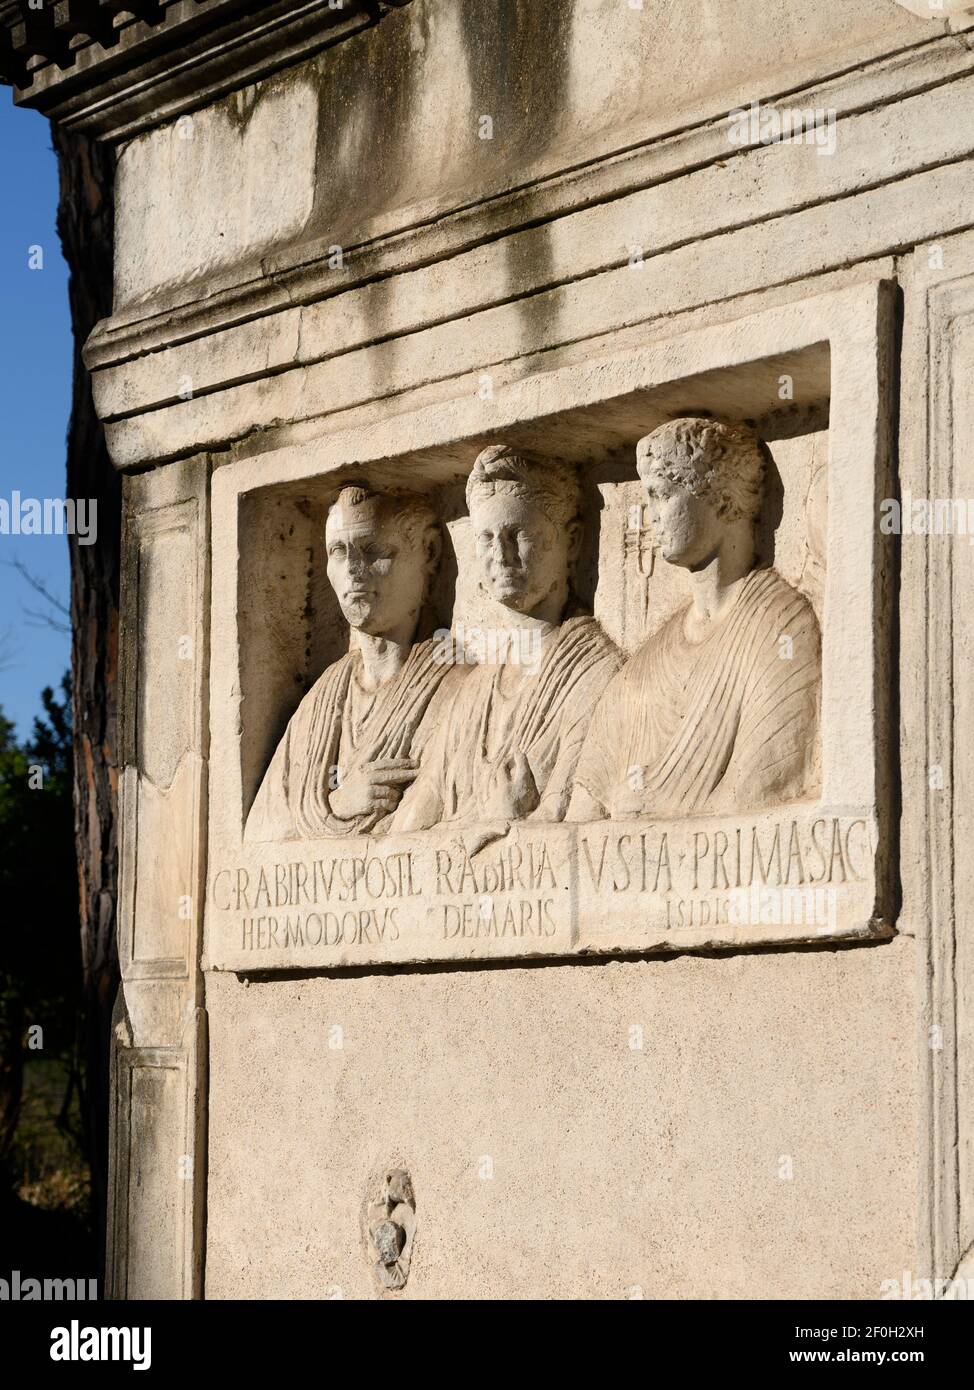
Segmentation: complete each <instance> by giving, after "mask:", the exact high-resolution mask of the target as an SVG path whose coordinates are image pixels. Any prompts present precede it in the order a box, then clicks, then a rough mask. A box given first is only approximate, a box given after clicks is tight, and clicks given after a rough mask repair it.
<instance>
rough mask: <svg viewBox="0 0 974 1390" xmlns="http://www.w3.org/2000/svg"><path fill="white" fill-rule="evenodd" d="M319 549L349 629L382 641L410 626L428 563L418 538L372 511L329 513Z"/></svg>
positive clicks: (421, 595)
mask: <svg viewBox="0 0 974 1390" xmlns="http://www.w3.org/2000/svg"><path fill="white" fill-rule="evenodd" d="M325 547H326V549H327V553H328V581H329V583H330V584H331V587H332V588H333V589H334V591H335V594H336V596H337V598H338V602H339V604H340V606H341V610H342V613H343V614H344V615H345V619H346V621H347V622H348V624H349V626H350V627H354V628H358V629H359V630H360V631H362V632H366V633H368V634H369V635H370V636H372V637H384V636H386V635H390V634H392V633H395V632H397V631H399V630H401V629H402V628H403V627H405V626H407V625H408V624H409V623H412V625H413V626H415V623H416V622H417V620H418V618H419V611H420V609H421V608H422V606H423V599H424V596H425V593H426V585H427V580H428V576H429V572H430V567H431V563H432V561H431V557H430V555H429V554H428V553H427V548H426V546H425V545H424V544H423V541H422V538H421V537H416V538H414V539H412V540H410V539H409V538H408V536H407V535H406V534H405V532H404V531H403V528H402V527H401V526H400V525H398V524H397V522H396V519H395V517H394V516H383V514H382V512H381V511H379V510H378V509H376V508H374V507H369V508H361V509H359V508H355V509H348V510H345V511H341V512H340V511H339V510H338V509H337V508H333V509H332V511H331V512H330V513H329V516H328V523H327V525H326V527H325Z"/></svg>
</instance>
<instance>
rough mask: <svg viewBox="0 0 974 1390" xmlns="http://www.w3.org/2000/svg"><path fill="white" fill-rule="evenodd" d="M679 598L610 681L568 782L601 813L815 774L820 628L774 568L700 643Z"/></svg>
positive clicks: (780, 793) (752, 577)
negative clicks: (692, 637)
mask: <svg viewBox="0 0 974 1390" xmlns="http://www.w3.org/2000/svg"><path fill="white" fill-rule="evenodd" d="M688 612H689V605H686V606H684V607H682V608H681V609H680V610H679V611H678V612H677V613H676V614H675V615H674V616H673V617H672V618H671V619H670V620H669V621H668V622H667V623H666V624H664V626H663V628H662V629H661V630H660V632H659V633H658V634H657V635H656V636H655V637H652V638H650V639H649V641H648V642H646V643H645V644H644V645H643V646H642V647H641V648H640V649H639V650H638V651H637V652H636V653H635V654H634V656H633V657H632V658H631V660H630V661H629V662H628V664H627V665H626V666H625V667H624V669H623V670H622V671H621V672H620V674H619V675H618V676H617V677H616V678H615V679H614V681H613V682H612V684H611V686H610V687H609V689H608V690H607V691H606V693H605V696H604V697H603V699H602V701H601V702H600V704H599V707H598V709H597V711H596V713H595V716H594V718H593V720H592V725H591V728H590V730H589V735H588V738H587V740H586V744H585V749H584V752H583V755H582V758H581V760H580V762H579V765H578V768H577V770H576V773H575V781H576V784H577V785H578V786H579V787H582V788H584V790H585V791H586V792H588V794H589V796H590V797H591V798H592V799H593V800H594V801H595V802H596V803H597V804H598V806H600V807H601V809H602V814H603V815H607V816H615V817H620V816H621V817H625V816H627V815H637V814H638V815H658V816H661V817H665V816H674V815H676V816H679V815H693V814H704V813H711V814H714V813H720V812H723V811H729V810H732V809H740V808H743V807H751V808H758V807H761V806H765V805H769V804H771V803H773V802H783V801H793V800H799V799H801V798H802V797H803V796H805V795H806V794H809V793H810V792H811V791H812V790H813V787H812V786H811V783H812V781H813V779H814V778H815V777H816V775H817V736H818V691H819V684H820V652H819V648H820V638H819V629H818V622H817V620H816V617H815V614H814V611H813V610H812V607H811V604H810V603H809V602H808V600H807V599H806V598H805V597H804V596H803V595H802V594H800V593H799V592H798V591H797V590H795V589H793V588H792V587H791V586H790V585H789V584H787V583H785V581H784V580H783V579H782V578H781V577H780V575H778V574H777V573H776V571H775V570H773V569H765V570H755V571H752V573H751V574H749V575H748V576H747V578H746V579H745V580H744V582H743V584H742V586H741V590H740V592H739V594H738V595H737V599H736V601H735V603H734V605H733V608H732V609H731V611H730V612H729V613H727V614H726V615H725V617H724V618H723V620H722V621H720V622H719V623H717V624H716V625H715V626H714V628H713V629H712V630H711V631H710V632H709V633H707V635H706V636H705V637H704V638H703V640H702V641H699V642H693V641H691V640H690V639H689V638H688V637H687V636H686V631H685V626H686V619H687V615H688Z"/></svg>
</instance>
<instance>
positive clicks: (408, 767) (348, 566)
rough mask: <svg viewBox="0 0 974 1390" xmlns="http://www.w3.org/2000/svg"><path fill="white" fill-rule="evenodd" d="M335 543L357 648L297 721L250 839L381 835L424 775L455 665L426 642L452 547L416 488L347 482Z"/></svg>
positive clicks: (331, 545)
mask: <svg viewBox="0 0 974 1390" xmlns="http://www.w3.org/2000/svg"><path fill="white" fill-rule="evenodd" d="M325 547H326V553H327V569H328V580H329V582H330V584H331V587H332V588H333V589H334V591H335V595H336V597H337V599H338V603H339V607H340V608H341V611H342V614H343V616H344V617H345V619H346V621H347V622H348V625H349V628H350V631H351V637H352V641H351V645H350V650H349V652H348V654H347V655H346V656H343V657H341V659H340V660H338V661H336V662H335V663H334V664H333V665H331V666H329V667H328V668H327V669H326V670H325V672H324V673H323V674H322V676H321V677H320V679H319V680H318V681H317V682H316V684H315V685H314V686H313V687H312V689H311V690H310V691H309V692H308V693H307V695H305V697H304V699H303V700H302V701H301V704H300V705H299V707H298V709H297V711H296V713H295V714H294V716H293V718H292V719H291V721H290V723H289V724H288V726H287V730H286V732H285V734H284V737H283V739H282V740H281V742H280V744H279V745H278V748H277V750H276V752H275V754H274V756H273V758H272V760H271V763H270V766H269V767H268V769H267V772H266V773H265V775H264V779H263V782H262V783H261V786H260V789H259V791H258V793H257V797H256V800H255V801H254V804H253V806H252V808H251V811H250V815H249V817H248V820H247V829H246V838H247V839H249V840H276V839H294V838H301V839H309V838H314V837H316V836H332V835H351V834H365V833H372V832H381V830H382V829H383V827H384V825H385V823H386V822H387V821H388V819H389V817H390V815H391V814H392V812H393V811H394V810H395V809H396V806H397V805H398V804H399V800H400V797H401V796H402V794H403V791H404V789H405V788H406V787H407V786H408V785H409V784H410V782H412V780H413V778H414V777H415V776H416V773H417V770H418V766H419V763H418V758H419V754H420V751H421V749H422V747H423V745H424V742H425V741H426V739H427V737H428V733H429V729H430V727H431V723H430V707H431V704H432V702H433V700H434V697H435V695H436V692H437V690H438V688H439V686H440V684H441V682H442V680H443V677H444V676H445V675H446V673H447V670H448V668H447V667H446V666H444V664H443V663H442V662H441V661H440V660H439V659H438V655H437V652H436V645H435V643H434V642H433V641H431V640H427V641H421V642H418V643H417V642H416V640H415V639H416V635H417V629H418V626H419V622H420V614H421V612H422V609H423V605H424V602H425V599H426V596H427V593H428V590H429V586H430V582H431V579H432V577H433V575H434V573H435V571H436V569H437V567H438V565H439V561H440V556H441V552H442V533H441V529H440V524H439V521H438V519H437V516H436V513H435V512H434V511H433V509H432V508H431V507H430V506H429V505H428V504H427V503H426V502H425V501H424V500H423V499H421V498H419V497H418V496H415V495H411V494H395V493H375V492H372V491H370V490H369V489H368V488H362V487H347V488H344V489H343V490H342V492H341V493H340V494H339V496H338V499H337V501H336V502H335V503H334V505H333V506H332V507H331V508H330V510H329V512H328V517H327V522H326V528H325Z"/></svg>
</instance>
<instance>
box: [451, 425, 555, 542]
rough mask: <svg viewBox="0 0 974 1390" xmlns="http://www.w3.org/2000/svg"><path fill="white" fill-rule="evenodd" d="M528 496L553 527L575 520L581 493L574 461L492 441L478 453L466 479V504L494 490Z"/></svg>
mask: <svg viewBox="0 0 974 1390" xmlns="http://www.w3.org/2000/svg"><path fill="white" fill-rule="evenodd" d="M498 491H499V492H502V493H504V492H506V493H507V494H508V495H509V496H514V497H530V498H531V500H532V501H533V502H536V503H537V504H538V506H539V507H540V508H541V510H542V511H543V512H544V514H545V516H547V518H548V520H549V521H551V522H552V523H553V524H554V525H555V526H567V525H568V523H569V522H570V521H575V520H577V518H578V516H579V513H580V512H581V509H582V492H581V487H580V486H579V481H578V473H577V471H576V469H575V467H574V465H573V464H570V463H566V462H564V461H563V460H561V459H547V458H541V457H540V456H539V455H537V454H532V453H529V452H527V451H526V450H524V449H516V448H514V447H513V446H512V445H510V444H491V445H490V446H489V447H488V448H486V449H484V450H482V451H481V453H479V454H478V455H477V459H476V462H475V463H474V466H473V468H472V469H471V470H470V477H469V478H468V479H467V506H468V507H469V506H470V505H471V502H472V501H473V500H474V499H475V498H477V497H492V496H493V495H494V493H495V492H498Z"/></svg>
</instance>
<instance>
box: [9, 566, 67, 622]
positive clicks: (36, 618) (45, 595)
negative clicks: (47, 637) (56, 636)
mask: <svg viewBox="0 0 974 1390" xmlns="http://www.w3.org/2000/svg"><path fill="white" fill-rule="evenodd" d="M7 564H8V565H10V566H11V568H13V569H15V570H16V571H17V573H18V574H19V575H20V577H21V579H23V580H24V582H25V583H26V584H28V585H29V586H30V587H31V588H32V589H33V590H34V593H35V594H39V595H40V596H41V598H42V599H43V600H44V602H45V603H46V604H47V605H48V611H42V610H41V609H37V608H25V609H24V613H25V615H26V616H27V618H28V619H29V621H30V625H31V626H32V627H52V628H53V629H54V631H55V632H66V633H70V631H71V610H70V608H69V607H68V605H67V604H66V603H63V602H62V601H61V600H60V599H59V598H58V597H57V596H56V595H55V594H52V593H51V591H50V589H49V588H48V587H47V585H46V584H45V583H44V581H43V579H38V577H37V575H36V574H32V573H31V572H30V570H29V569H28V568H27V566H26V565H25V564H24V562H23V560H20V559H14V560H8V561H7ZM51 609H53V610H54V612H53V613H52V612H51V611H50V610H51ZM55 614H58V616H57V617H55V616H54V615H55Z"/></svg>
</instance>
